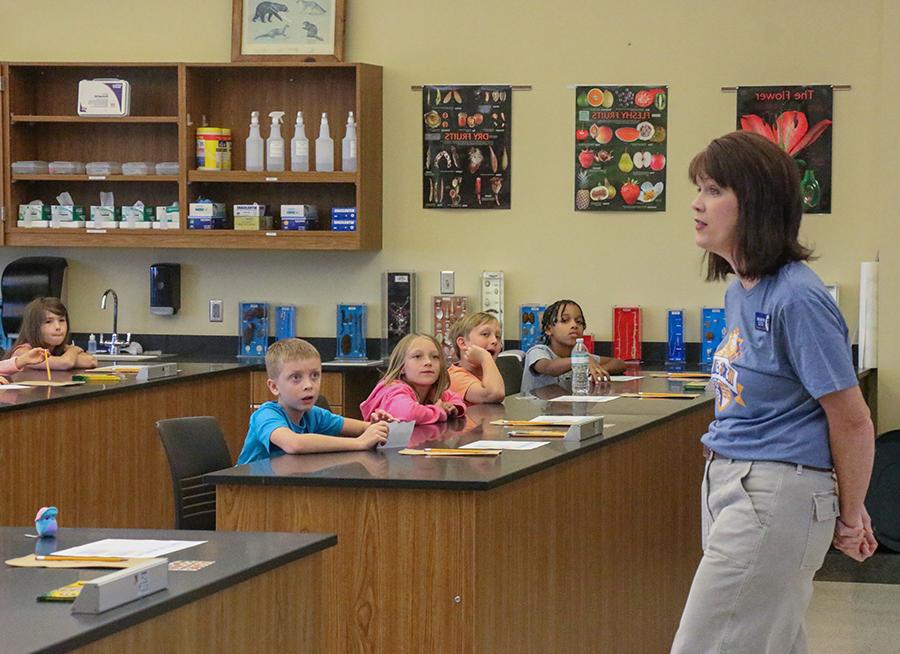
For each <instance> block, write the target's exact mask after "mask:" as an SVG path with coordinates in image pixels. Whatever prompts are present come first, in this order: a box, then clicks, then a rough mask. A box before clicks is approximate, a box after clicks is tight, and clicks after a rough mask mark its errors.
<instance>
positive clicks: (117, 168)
mask: <svg viewBox="0 0 900 654" xmlns="http://www.w3.org/2000/svg"><path fill="white" fill-rule="evenodd" d="M84 170H85V172H86V173H87V174H88V175H121V174H122V164H120V163H119V162H118V161H91V162H89V163H88V164H87V165H85V167H84Z"/></svg>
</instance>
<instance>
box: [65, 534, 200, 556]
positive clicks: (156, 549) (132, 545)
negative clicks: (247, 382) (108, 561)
mask: <svg viewBox="0 0 900 654" xmlns="http://www.w3.org/2000/svg"><path fill="white" fill-rule="evenodd" d="M205 542H206V541H205V540H132V539H129V538H105V539H103V540H98V541H95V542H93V543H87V544H85V545H79V546H78V547H70V548H69V549H67V550H59V551H56V552H54V553H53V555H54V556H121V557H122V558H125V559H153V558H156V557H159V556H165V555H166V554H170V553H172V552H177V551H179V550H185V549H187V548H189V547H194V545H202V544H203V543H205Z"/></svg>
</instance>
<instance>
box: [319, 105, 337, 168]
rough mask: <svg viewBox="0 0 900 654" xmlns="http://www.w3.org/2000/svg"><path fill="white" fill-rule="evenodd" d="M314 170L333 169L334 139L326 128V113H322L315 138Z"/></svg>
mask: <svg viewBox="0 0 900 654" xmlns="http://www.w3.org/2000/svg"><path fill="white" fill-rule="evenodd" d="M316 170H319V171H329V172H330V171H333V170H334V141H333V140H332V138H331V134H330V133H329V130H328V114H325V113H323V114H322V123H321V124H320V125H319V138H317V139H316Z"/></svg>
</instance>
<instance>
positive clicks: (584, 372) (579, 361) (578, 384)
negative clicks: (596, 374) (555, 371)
mask: <svg viewBox="0 0 900 654" xmlns="http://www.w3.org/2000/svg"><path fill="white" fill-rule="evenodd" d="M571 360H572V395H588V394H589V393H590V392H591V380H590V379H588V368H589V366H590V357H589V356H588V351H587V346H585V344H584V339H583V338H579V339H576V341H575V347H574V348H572V358H571Z"/></svg>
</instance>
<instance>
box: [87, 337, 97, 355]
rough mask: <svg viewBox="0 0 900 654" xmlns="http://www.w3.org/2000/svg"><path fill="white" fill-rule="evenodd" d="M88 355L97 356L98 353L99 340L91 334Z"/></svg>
mask: <svg viewBox="0 0 900 654" xmlns="http://www.w3.org/2000/svg"><path fill="white" fill-rule="evenodd" d="M87 351H88V354H96V353H97V338H96V337H95V336H94V335H93V334H91V335H90V336H88V349H87Z"/></svg>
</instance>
